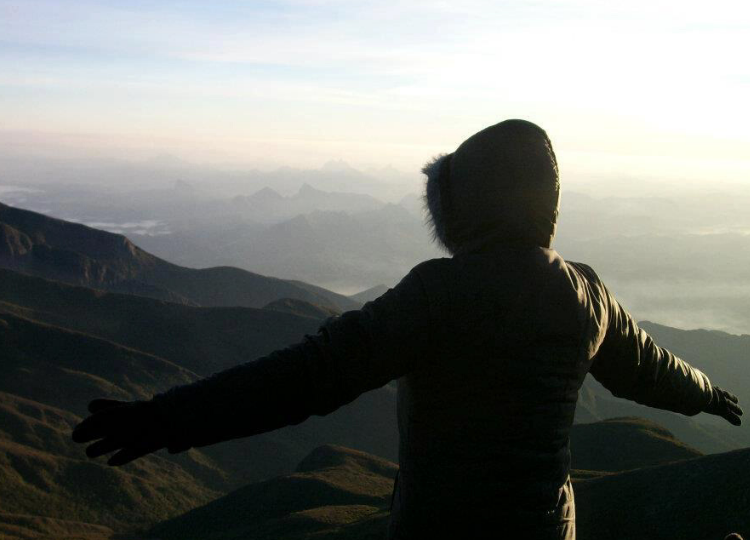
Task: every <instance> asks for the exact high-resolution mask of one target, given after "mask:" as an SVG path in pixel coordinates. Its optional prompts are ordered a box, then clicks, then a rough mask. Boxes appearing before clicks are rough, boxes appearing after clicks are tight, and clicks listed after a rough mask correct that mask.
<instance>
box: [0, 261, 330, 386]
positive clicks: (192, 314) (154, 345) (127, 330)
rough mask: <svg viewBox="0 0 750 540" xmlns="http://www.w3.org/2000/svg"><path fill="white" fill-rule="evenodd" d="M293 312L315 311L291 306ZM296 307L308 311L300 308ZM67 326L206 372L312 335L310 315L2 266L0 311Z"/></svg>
mask: <svg viewBox="0 0 750 540" xmlns="http://www.w3.org/2000/svg"><path fill="white" fill-rule="evenodd" d="M294 302H295V303H296V304H297V305H298V306H299V307H298V310H303V309H307V310H308V311H307V313H310V310H313V311H314V310H315V309H318V310H319V311H320V312H321V313H324V312H325V310H324V308H315V307H313V306H311V305H309V304H306V303H305V302H302V301H294ZM301 306H309V307H308V308H303V307H301ZM2 312H6V313H14V314H16V315H20V316H23V317H26V318H32V319H34V320H37V321H40V322H45V323H47V324H51V325H54V326H60V327H65V328H68V329H71V330H76V331H79V332H83V333H86V334H90V335H92V336H97V337H101V338H103V339H107V340H109V341H113V342H116V343H120V344H122V345H126V346H128V347H131V348H134V349H138V350H140V351H146V352H149V353H152V354H155V355H157V356H160V357H162V358H165V359H168V360H170V361H172V362H174V363H177V364H179V365H181V366H183V367H185V368H187V369H189V370H191V371H194V372H196V373H198V374H200V375H209V374H211V373H214V372H216V371H220V370H222V369H226V368H228V367H231V366H234V365H237V364H239V363H241V362H248V361H250V360H254V359H256V358H259V357H260V356H263V355H265V354H268V353H269V352H271V351H274V350H276V349H278V348H281V347H286V346H288V345H290V344H292V343H295V342H297V341H299V340H301V339H302V337H303V336H304V335H305V334H309V333H315V332H316V331H317V329H318V326H319V322H318V321H316V320H310V319H309V317H301V316H295V315H293V314H289V313H282V312H279V310H266V309H254V308H241V307H227V308H222V307H217V308H197V307H192V306H185V305H179V304H174V303H170V302H163V301H159V300H155V299H152V298H145V297H138V296H133V295H124V294H117V293H109V292H104V291H98V290H93V289H89V288H86V287H80V286H72V285H66V284H63V283H60V282H57V281H51V280H47V279H42V278H38V277H34V276H29V275H27V274H22V273H19V272H13V271H11V270H6V269H2V268H0V313H2Z"/></svg>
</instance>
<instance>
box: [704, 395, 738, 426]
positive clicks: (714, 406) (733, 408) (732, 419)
mask: <svg viewBox="0 0 750 540" xmlns="http://www.w3.org/2000/svg"><path fill="white" fill-rule="evenodd" d="M713 390H714V392H713V395H712V396H711V403H709V405H708V407H707V408H706V412H707V413H708V414H715V415H716V416H721V417H722V418H724V419H725V420H726V421H727V422H729V423H730V424H733V425H735V426H739V425H741V424H742V419H741V418H740V416H742V408H741V407H740V406H739V400H738V399H737V396H735V395H734V394H732V393H730V392H727V391H726V390H723V389H721V388H719V387H718V386H714V389H713Z"/></svg>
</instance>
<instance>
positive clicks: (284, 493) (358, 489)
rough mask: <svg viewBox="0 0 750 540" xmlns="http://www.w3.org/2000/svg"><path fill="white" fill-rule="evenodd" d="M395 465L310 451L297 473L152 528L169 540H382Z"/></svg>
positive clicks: (339, 451) (359, 455)
mask: <svg viewBox="0 0 750 540" xmlns="http://www.w3.org/2000/svg"><path fill="white" fill-rule="evenodd" d="M396 471H397V467H396V465H395V464H394V463H391V462H388V461H386V460H383V459H380V458H376V457H375V456H371V455H367V454H365V453H363V452H356V451H353V450H350V449H347V448H342V447H337V446H324V447H321V448H318V449H316V450H314V451H313V452H312V453H310V455H308V456H307V457H306V458H305V459H304V460H303V461H302V462H301V463H300V464H299V466H298V467H297V470H296V472H294V473H292V474H289V475H286V476H282V477H280V478H274V479H272V480H268V481H266V482H262V483H258V484H251V485H249V486H246V487H244V488H241V489H239V490H237V491H235V492H233V493H230V494H229V495H227V496H226V497H222V498H221V499H218V500H216V501H214V502H212V503H209V504H208V505H206V506H202V507H200V508H197V509H195V510H193V511H191V512H189V513H187V514H185V515H182V516H179V517H177V518H174V519H172V520H169V521H167V522H165V523H162V524H159V525H158V526H156V527H155V528H153V529H152V530H151V531H150V534H149V536H154V537H158V538H161V539H163V540H170V539H174V540H177V539H181V540H189V539H198V538H200V539H201V540H214V539H216V540H218V539H222V540H223V539H227V540H229V539H240V538H285V539H288V540H293V539H302V538H310V537H312V536H313V535H315V536H316V537H318V536H317V535H320V537H324V538H341V539H343V538H358V539H359V538H363V539H364V538H373V539H374V538H382V537H383V535H384V531H385V524H386V521H387V516H388V508H389V505H390V496H391V491H392V488H393V479H394V478H395V475H396Z"/></svg>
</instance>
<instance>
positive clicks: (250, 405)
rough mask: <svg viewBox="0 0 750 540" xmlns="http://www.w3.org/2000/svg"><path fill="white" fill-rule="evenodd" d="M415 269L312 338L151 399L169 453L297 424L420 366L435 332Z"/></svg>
mask: <svg viewBox="0 0 750 540" xmlns="http://www.w3.org/2000/svg"><path fill="white" fill-rule="evenodd" d="M425 264H428V263H422V265H425ZM420 266H421V265H420ZM419 268H420V267H419V266H418V267H417V268H415V269H414V270H412V271H411V272H410V273H409V274H408V275H407V276H406V277H405V278H404V279H403V280H401V282H400V283H399V284H398V285H397V286H396V287H394V288H393V289H390V290H388V291H387V292H386V293H385V294H383V295H382V296H381V297H380V298H378V299H376V300H374V301H372V302H368V303H366V304H365V305H364V306H363V307H362V308H361V309H360V310H355V311H348V312H346V313H344V314H342V315H340V316H337V317H332V318H330V319H328V320H327V321H326V322H325V323H323V325H322V326H321V327H320V329H319V331H318V333H317V334H316V335H312V336H311V335H308V336H305V337H304V339H303V340H302V341H301V342H299V343H297V344H295V345H292V346H290V347H288V348H286V349H281V350H277V351H275V352H273V353H271V354H269V355H268V356H265V357H262V358H260V359H257V360H254V361H251V362H248V363H245V364H241V365H239V366H236V367H234V368H231V369H228V370H226V371H222V372H220V373H216V374H214V375H212V376H211V377H208V378H205V379H202V380H200V381H197V382H195V383H193V384H189V385H185V386H180V387H175V388H173V389H171V390H169V391H168V392H165V393H163V394H159V395H157V396H154V398H153V402H155V403H156V405H157V412H158V414H159V415H160V417H161V419H162V421H163V423H164V424H165V425H166V426H167V431H168V438H169V441H170V443H169V448H170V450H172V451H181V450H185V449H187V448H190V447H193V446H205V445H209V444H214V443H217V442H221V441H225V440H229V439H235V438H239V437H246V436H250V435H255V434H259V433H263V432H267V431H271V430H274V429H277V428H281V427H284V426H288V425H293V424H299V423H300V422H302V421H304V420H305V419H306V418H308V417H309V416H311V415H326V414H328V413H330V412H333V411H334V410H336V409H337V408H339V407H341V406H342V405H345V404H347V403H349V402H351V401H353V400H354V399H355V398H356V397H357V396H359V395H360V394H362V393H364V392H367V391H368V390H373V389H375V388H379V387H381V386H383V385H385V384H386V383H388V382H389V381H391V380H392V379H395V378H398V377H400V376H402V375H404V374H406V373H408V372H410V371H412V370H415V369H418V368H419V367H421V366H423V365H424V364H425V363H427V362H428V361H429V358H430V352H429V351H430V348H431V346H432V339H431V338H432V336H434V335H435V330H436V329H435V327H434V324H433V323H434V321H433V319H434V317H433V316H432V314H431V307H430V304H429V301H428V298H427V294H426V290H425V287H424V284H423V281H422V279H421V278H420V271H419Z"/></svg>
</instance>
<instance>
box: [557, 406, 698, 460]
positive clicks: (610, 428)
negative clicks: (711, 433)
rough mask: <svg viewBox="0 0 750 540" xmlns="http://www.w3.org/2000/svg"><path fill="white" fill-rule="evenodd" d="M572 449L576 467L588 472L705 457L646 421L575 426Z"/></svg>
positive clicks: (619, 420) (616, 419)
mask: <svg viewBox="0 0 750 540" xmlns="http://www.w3.org/2000/svg"><path fill="white" fill-rule="evenodd" d="M570 449H571V453H572V456H573V457H572V465H573V468H574V469H581V470H586V471H611V472H616V471H627V470H630V469H638V468H641V467H648V466H651V465H659V464H662V463H669V462H672V461H680V460H683V459H690V458H695V457H700V456H702V455H703V454H702V453H701V452H699V451H698V450H696V449H694V448H691V447H690V446H688V445H686V444H685V443H683V442H682V441H680V440H678V439H676V438H675V437H674V435H672V433H671V432H670V431H668V430H667V429H665V428H663V427H662V426H660V425H658V424H655V423H654V422H651V421H649V420H645V419H643V418H615V419H611V420H605V421H603V422H596V423H593V424H578V425H575V426H573V430H572V431H571V433H570Z"/></svg>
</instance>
